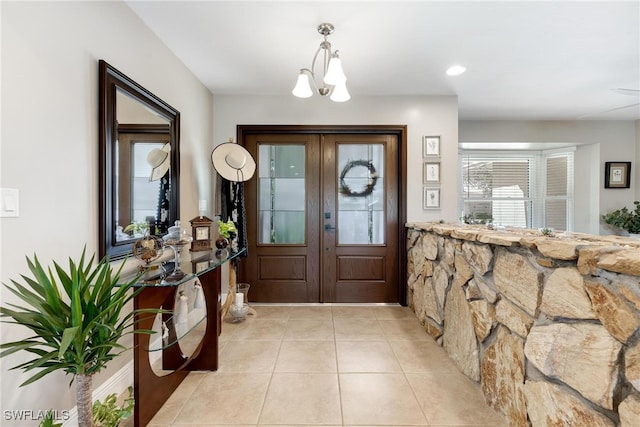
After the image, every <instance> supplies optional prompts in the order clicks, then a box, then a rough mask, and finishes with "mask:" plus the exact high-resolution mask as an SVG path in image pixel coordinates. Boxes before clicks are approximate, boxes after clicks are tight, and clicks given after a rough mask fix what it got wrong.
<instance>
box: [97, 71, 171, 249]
mask: <svg viewBox="0 0 640 427" xmlns="http://www.w3.org/2000/svg"><path fill="white" fill-rule="evenodd" d="M100 119H101V120H100V174H101V175H100V178H101V179H100V182H101V190H102V191H101V195H100V202H101V203H100V248H99V252H100V256H105V255H109V256H110V257H111V258H112V259H117V258H121V257H124V256H126V255H127V254H129V253H130V252H131V245H132V244H133V243H134V242H135V241H136V240H137V239H139V238H141V237H143V236H144V235H145V234H147V233H148V234H152V235H163V234H165V233H166V232H167V230H168V228H169V227H170V226H171V225H172V224H173V223H174V222H175V220H176V219H177V217H178V200H179V194H178V184H177V183H178V173H179V171H178V167H179V140H178V135H179V112H178V111H176V110H175V109H173V108H172V107H171V106H169V105H168V104H166V103H165V102H163V101H162V100H160V99H159V98H157V97H156V96H155V95H153V94H152V93H150V92H149V91H147V90H146V89H144V88H143V87H141V86H140V85H138V84H137V83H135V82H134V81H133V80H131V79H130V78H128V77H127V76H125V75H124V74H122V73H120V72H119V71H118V70H116V69H115V68H113V67H111V66H110V65H109V64H107V63H106V62H105V61H100Z"/></svg>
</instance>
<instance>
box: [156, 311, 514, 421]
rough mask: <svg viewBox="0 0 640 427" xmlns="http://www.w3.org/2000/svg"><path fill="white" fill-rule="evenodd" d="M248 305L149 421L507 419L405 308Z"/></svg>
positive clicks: (225, 328)
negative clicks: (212, 365) (212, 359)
mask: <svg viewBox="0 0 640 427" xmlns="http://www.w3.org/2000/svg"><path fill="white" fill-rule="evenodd" d="M253 307H254V308H255V309H256V311H257V313H258V314H257V316H249V317H248V318H247V320H246V321H244V322H242V323H237V324H231V323H224V324H223V328H222V335H221V337H220V341H221V342H220V348H221V350H220V369H219V370H218V372H210V373H202V372H193V373H191V374H190V375H189V376H188V377H187V379H186V380H185V381H184V382H183V383H182V384H181V385H180V387H179V388H178V389H177V390H176V392H175V393H174V394H173V395H172V396H171V398H170V399H169V400H168V401H167V402H166V403H165V405H164V406H163V407H162V409H161V410H160V411H159V412H158V413H157V414H156V416H155V418H154V419H153V420H152V422H151V424H150V426H152V427H161V426H162V427H165V426H167V427H168V426H176V427H178V426H189V427H201V426H202V427H204V426H207V427H212V426H234V427H244V426H251V427H256V426H260V427H267V426H279V427H286V426H307V427H309V426H323V427H333V426H360V427H365V426H408V425H410V426H423V425H427V426H486V427H488V426H491V427H498V426H500V427H503V426H506V425H507V424H506V421H505V420H504V418H503V417H502V416H501V415H499V414H497V413H496V412H494V411H493V410H491V409H490V408H488V407H487V406H486V404H485V403H484V399H483V397H482V394H481V392H480V388H479V385H478V384H476V383H474V382H472V381H471V380H469V379H468V378H466V377H465V376H464V375H462V374H461V373H460V372H459V371H458V370H457V369H456V368H455V366H454V365H453V363H452V362H451V361H450V360H449V359H448V357H447V355H446V353H445V352H444V350H443V349H442V348H441V347H440V346H438V345H437V344H436V343H435V342H434V341H433V339H432V338H431V337H430V336H429V335H427V334H426V333H425V332H424V330H423V329H422V328H421V326H420V324H419V323H418V321H417V319H416V318H415V316H414V315H413V313H412V312H411V311H410V310H409V309H408V308H406V307H398V306H336V305H333V306H273V305H254V306H253Z"/></svg>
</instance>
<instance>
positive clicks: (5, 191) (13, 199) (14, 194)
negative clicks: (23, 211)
mask: <svg viewBox="0 0 640 427" xmlns="http://www.w3.org/2000/svg"><path fill="white" fill-rule="evenodd" d="M0 190H1V193H0V217H17V216H18V214H19V213H20V201H19V195H18V189H17V188H2V189H0Z"/></svg>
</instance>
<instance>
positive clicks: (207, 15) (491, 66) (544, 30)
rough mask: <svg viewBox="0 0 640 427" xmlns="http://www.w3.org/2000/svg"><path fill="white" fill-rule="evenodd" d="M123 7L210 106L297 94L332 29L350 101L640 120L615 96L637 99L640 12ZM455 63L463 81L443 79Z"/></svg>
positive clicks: (534, 6)
mask: <svg viewBox="0 0 640 427" xmlns="http://www.w3.org/2000/svg"><path fill="white" fill-rule="evenodd" d="M127 4H128V5H129V7H130V8H131V9H132V10H133V11H134V12H135V13H136V14H137V15H138V16H139V17H140V18H141V19H142V20H143V21H144V22H145V23H146V24H147V25H148V26H149V28H151V30H152V31H153V32H154V33H156V34H157V35H158V37H159V38H160V39H161V40H162V41H163V42H164V43H165V44H166V45H167V46H168V47H169V48H170V49H171V50H172V51H173V52H174V53H175V54H176V56H178V57H179V58H180V59H181V60H182V61H183V62H184V64H186V66H187V67H188V68H189V69H190V70H191V71H192V72H193V73H194V74H195V75H196V76H197V77H198V78H199V79H200V80H201V81H202V82H203V83H204V84H205V85H206V86H207V87H208V88H209V89H210V90H211V92H212V93H213V94H214V95H216V94H232V95H236V94H253V95H260V94H264V95H290V93H291V89H293V86H294V84H295V81H296V77H297V74H298V71H299V69H300V68H305V67H306V68H309V67H311V60H312V58H313V54H314V53H315V51H316V49H317V48H318V46H319V44H320V42H321V41H322V36H321V35H320V34H318V32H317V30H316V28H317V26H318V24H320V23H322V22H330V23H332V24H333V25H334V26H335V28H336V30H335V32H334V33H333V35H331V36H329V41H330V42H331V43H332V46H333V48H334V49H338V50H339V51H340V57H341V58H342V64H343V68H344V71H345V74H346V75H347V78H348V80H347V86H348V88H349V92H350V93H351V97H352V99H354V98H356V97H363V96H369V95H381V96H412V95H418V96H425V95H447V96H450V95H457V96H458V102H459V116H460V119H478V120H480V119H483V120H489V119H495V120H499V119H505V120H519V119H526V120H637V119H640V105H635V106H633V107H628V108H620V107H624V106H628V105H632V104H637V103H640V96H639V94H640V92H635V93H634V94H633V95H629V94H624V93H620V92H617V91H615V89H616V88H626V89H634V90H639V89H640V1H603V2H592V1H568V2H561V1H544V2H542V1H531V2H521V1H498V2H488V1H470V2H460V1H443V2H436V1H353V2H350V1H340V2H330V1H160V0H157V1H139V0H129V1H127ZM453 64H462V65H464V66H465V67H467V72H466V73H464V74H462V75H460V76H457V77H449V76H447V75H445V70H446V69H447V68H448V67H449V66H451V65H453ZM318 71H319V70H318V69H317V70H316V72H318ZM291 96H293V95H291ZM327 101H328V100H327ZM613 109H616V110H613ZM608 110H613V111H608Z"/></svg>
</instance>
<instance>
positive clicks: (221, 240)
mask: <svg viewBox="0 0 640 427" xmlns="http://www.w3.org/2000/svg"><path fill="white" fill-rule="evenodd" d="M227 246H229V240H228V239H227V238H226V237H224V236H220V237H218V238H217V239H216V248H218V249H224V248H226V247H227Z"/></svg>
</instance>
